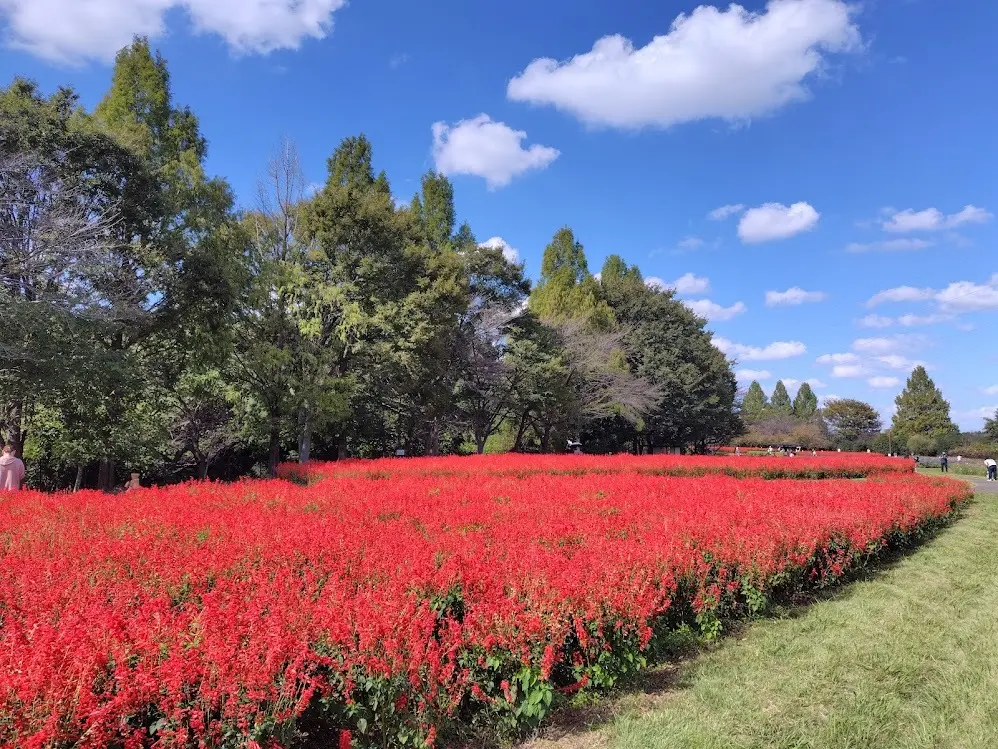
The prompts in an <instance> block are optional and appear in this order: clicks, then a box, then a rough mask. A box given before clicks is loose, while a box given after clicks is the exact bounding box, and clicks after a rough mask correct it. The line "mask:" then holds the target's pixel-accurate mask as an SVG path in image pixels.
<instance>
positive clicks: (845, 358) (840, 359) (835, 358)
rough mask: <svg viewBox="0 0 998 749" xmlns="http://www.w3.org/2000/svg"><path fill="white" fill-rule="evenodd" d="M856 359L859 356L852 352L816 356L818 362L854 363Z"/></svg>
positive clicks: (857, 359)
mask: <svg viewBox="0 0 998 749" xmlns="http://www.w3.org/2000/svg"><path fill="white" fill-rule="evenodd" d="M858 361H859V356H858V355H856V354H853V353H845V354H822V355H821V356H819V357H818V364H855V363H856V362H858Z"/></svg>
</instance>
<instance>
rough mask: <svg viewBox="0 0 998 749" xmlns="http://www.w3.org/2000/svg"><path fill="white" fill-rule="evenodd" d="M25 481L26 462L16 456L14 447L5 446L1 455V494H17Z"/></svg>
mask: <svg viewBox="0 0 998 749" xmlns="http://www.w3.org/2000/svg"><path fill="white" fill-rule="evenodd" d="M23 480H24V462H23V461H22V460H21V459H20V458H19V457H17V456H16V455H15V454H14V446H13V445H4V446H3V455H0V492H2V491H9V492H16V491H17V490H18V489H20V488H21V481H23Z"/></svg>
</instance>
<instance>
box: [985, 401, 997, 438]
mask: <svg viewBox="0 0 998 749" xmlns="http://www.w3.org/2000/svg"><path fill="white" fill-rule="evenodd" d="M984 433H985V434H986V435H987V437H988V439H989V440H991V441H992V442H998V409H995V415H994V416H993V417H991V418H990V419H985V420H984Z"/></svg>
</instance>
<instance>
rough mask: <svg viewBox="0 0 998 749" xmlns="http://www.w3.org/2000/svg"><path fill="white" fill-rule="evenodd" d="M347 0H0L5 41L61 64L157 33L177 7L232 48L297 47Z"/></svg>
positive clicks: (317, 35)
mask: <svg viewBox="0 0 998 749" xmlns="http://www.w3.org/2000/svg"><path fill="white" fill-rule="evenodd" d="M344 5H346V0H0V18H3V19H4V20H5V21H6V24H5V25H6V28H7V37H8V39H7V43H8V44H9V45H10V46H12V47H15V48H17V49H23V50H26V51H27V52H30V53H31V54H34V55H36V56H38V57H42V58H45V59H47V60H52V61H54V62H58V63H64V64H78V63H81V62H85V61H87V60H99V61H103V62H109V61H110V60H112V59H113V58H114V55H115V53H116V52H117V51H118V50H119V49H121V48H122V47H124V46H126V45H128V44H129V43H130V42H131V41H132V37H133V36H135V35H143V36H152V37H156V36H162V35H163V34H164V33H165V32H166V17H167V14H169V13H170V12H171V11H182V12H184V13H185V14H186V15H187V17H188V18H189V19H190V21H191V23H192V25H193V27H194V30H195V31H197V32H198V33H203V34H216V35H218V36H220V37H221V38H222V39H224V40H225V42H226V43H227V44H228V45H229V46H230V47H231V48H232V49H233V50H234V51H235V52H238V53H267V52H271V51H273V50H277V49H297V48H298V47H299V46H300V45H301V43H302V41H304V40H305V39H309V38H312V39H322V38H324V37H325V36H326V35H327V34H329V33H330V31H331V30H332V26H333V14H334V13H335V12H336V11H337V10H339V9H340V8H342V7H343V6H344Z"/></svg>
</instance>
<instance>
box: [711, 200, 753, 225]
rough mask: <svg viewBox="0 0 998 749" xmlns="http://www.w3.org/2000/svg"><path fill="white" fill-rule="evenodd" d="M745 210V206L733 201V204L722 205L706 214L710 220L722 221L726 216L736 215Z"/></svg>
mask: <svg viewBox="0 0 998 749" xmlns="http://www.w3.org/2000/svg"><path fill="white" fill-rule="evenodd" d="M744 210H745V206H744V205H742V204H741V203H735V204H733V205H722V206H721V207H720V208H715V209H714V210H712V211H711V212H710V213H708V214H707V218H709V219H710V220H711V221H724V219H726V218H728V216H736V215H737V214H739V213H741V212H742V211H744Z"/></svg>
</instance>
